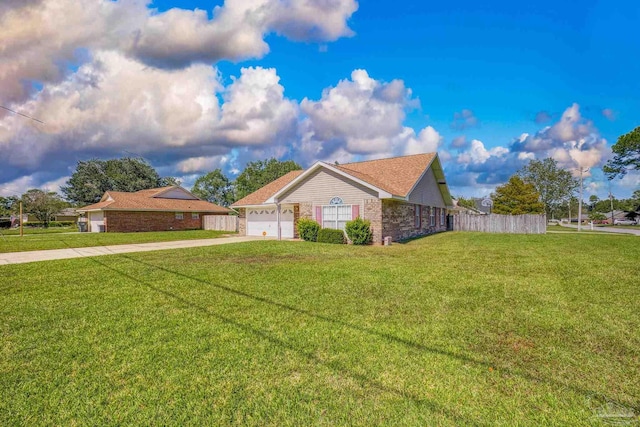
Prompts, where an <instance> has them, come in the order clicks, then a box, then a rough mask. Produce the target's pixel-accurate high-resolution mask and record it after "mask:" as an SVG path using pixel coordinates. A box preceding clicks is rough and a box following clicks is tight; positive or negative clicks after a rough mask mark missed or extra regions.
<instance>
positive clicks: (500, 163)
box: [445, 104, 607, 193]
mask: <svg viewBox="0 0 640 427" xmlns="http://www.w3.org/2000/svg"><path fill="white" fill-rule="evenodd" d="M606 152H607V141H606V140H605V139H604V138H602V137H601V136H600V134H599V132H598V130H597V129H596V128H595V127H594V125H593V122H591V121H590V120H587V119H585V118H584V117H582V115H581V113H580V108H579V106H578V104H573V105H571V106H570V107H568V108H567V109H566V110H565V111H564V112H563V114H562V116H561V117H560V118H559V120H558V121H557V122H555V123H552V124H551V125H550V126H546V127H544V128H542V129H541V130H539V131H538V132H536V133H535V134H528V133H523V134H522V135H520V136H519V137H517V138H515V139H514V140H513V141H512V142H511V144H509V145H508V146H500V145H498V146H496V147H493V148H491V149H487V148H486V147H485V144H484V143H483V142H482V141H479V140H472V141H471V143H470V145H469V148H468V149H466V150H464V151H462V152H460V153H459V154H458V155H457V157H456V158H455V160H456V161H455V163H449V164H448V165H446V166H445V170H446V173H447V176H448V177H449V180H450V181H451V182H452V184H453V185H457V186H460V187H464V188H467V189H468V191H469V193H477V192H478V189H481V190H484V189H486V187H487V186H490V185H494V186H495V185H498V184H502V183H504V182H506V181H507V180H508V178H509V177H510V176H511V175H512V174H513V173H515V172H516V171H517V170H518V169H520V168H521V167H522V166H524V165H525V164H527V163H528V162H529V161H531V160H534V159H540V160H541V159H544V158H547V157H552V158H553V159H555V160H556V161H557V162H558V165H559V166H560V167H562V168H566V169H570V170H572V171H574V173H578V172H577V170H578V169H577V168H580V167H582V168H597V167H599V166H601V165H602V164H603V162H604V161H605V160H606ZM585 176H589V173H586V174H585ZM474 188H475V190H474Z"/></svg>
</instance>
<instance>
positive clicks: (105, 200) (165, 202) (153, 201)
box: [77, 185, 231, 213]
mask: <svg viewBox="0 0 640 427" xmlns="http://www.w3.org/2000/svg"><path fill="white" fill-rule="evenodd" d="M175 189H178V190H181V191H182V192H184V193H185V194H186V195H187V196H189V195H190V196H191V198H189V199H176V198H168V197H162V195H163V194H165V193H167V192H168V191H170V190H175ZM97 210H119V211H164V212H213V213H229V212H231V210H230V209H228V208H224V207H222V206H218V205H216V204H213V203H210V202H207V201H204V200H200V199H198V198H197V197H196V196H194V195H193V194H191V193H190V192H189V191H187V190H185V189H184V188H182V187H180V186H177V185H172V186H169V187H162V188H151V189H148V190H140V191H137V192H135V193H127V192H124V191H107V192H105V193H104V195H103V196H102V198H101V199H100V201H99V202H98V203H94V204H92V205H89V206H84V207H82V208H79V209H77V211H78V212H87V211H97Z"/></svg>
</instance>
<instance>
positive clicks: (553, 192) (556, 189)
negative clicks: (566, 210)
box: [517, 157, 579, 218]
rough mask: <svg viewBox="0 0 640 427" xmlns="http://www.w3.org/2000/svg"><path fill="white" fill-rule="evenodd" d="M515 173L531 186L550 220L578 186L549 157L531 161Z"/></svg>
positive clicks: (575, 181) (576, 181) (575, 180)
mask: <svg viewBox="0 0 640 427" xmlns="http://www.w3.org/2000/svg"><path fill="white" fill-rule="evenodd" d="M517 173H518V175H519V176H520V177H521V178H522V180H523V181H524V182H526V183H529V184H533V186H534V187H535V189H536V191H537V192H538V193H539V194H540V201H541V202H542V203H543V204H544V206H545V211H546V213H547V215H548V216H550V217H551V218H555V214H556V213H557V212H558V211H559V210H561V206H562V205H563V204H566V203H567V200H569V198H570V197H571V196H572V195H573V193H574V192H575V190H576V188H578V185H579V184H578V180H577V179H576V178H574V177H573V176H571V173H570V172H569V171H567V170H564V169H562V168H560V167H558V163H557V162H556V161H555V160H554V159H552V158H550V157H548V158H546V159H544V160H531V161H530V162H529V163H528V164H527V165H526V166H524V167H523V168H522V169H520V170H519V171H518V172H517Z"/></svg>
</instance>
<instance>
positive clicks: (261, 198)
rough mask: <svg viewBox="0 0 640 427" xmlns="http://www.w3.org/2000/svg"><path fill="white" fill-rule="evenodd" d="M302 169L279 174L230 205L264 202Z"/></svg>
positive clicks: (294, 177)
mask: <svg viewBox="0 0 640 427" xmlns="http://www.w3.org/2000/svg"><path fill="white" fill-rule="evenodd" d="M302 172H304V171H303V170H297V171H291V172H289V173H287V174H286V175H283V176H281V177H280V178H278V179H276V180H275V181H271V182H270V183H269V184H267V185H265V186H264V187H262V188H260V189H259V190H256V191H254V192H253V193H251V194H249V195H248V196H246V197H243V198H242V199H240V200H238V201H237V202H235V203H234V204H233V205H231V206H251V205H260V204H262V203H264V202H265V201H266V200H267V199H269V198H270V197H271V196H273V195H274V194H276V193H277V192H278V191H280V189H281V188H282V187H284V186H285V185H287V184H289V183H290V182H291V181H293V180H294V179H296V178H297V177H298V176H299V175H300V174H301V173H302Z"/></svg>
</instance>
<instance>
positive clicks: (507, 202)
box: [491, 175, 544, 215]
mask: <svg viewBox="0 0 640 427" xmlns="http://www.w3.org/2000/svg"><path fill="white" fill-rule="evenodd" d="M491 199H492V200H493V212H494V213H497V214H505V215H522V214H539V213H544V203H542V202H541V201H540V194H539V193H538V192H537V191H536V189H535V187H534V186H533V184H530V183H526V182H524V181H523V180H522V179H521V178H520V177H519V176H518V175H514V176H512V177H511V178H509V182H507V183H506V184H504V185H501V186H499V187H497V188H496V192H495V193H493V194H492V195H491Z"/></svg>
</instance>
